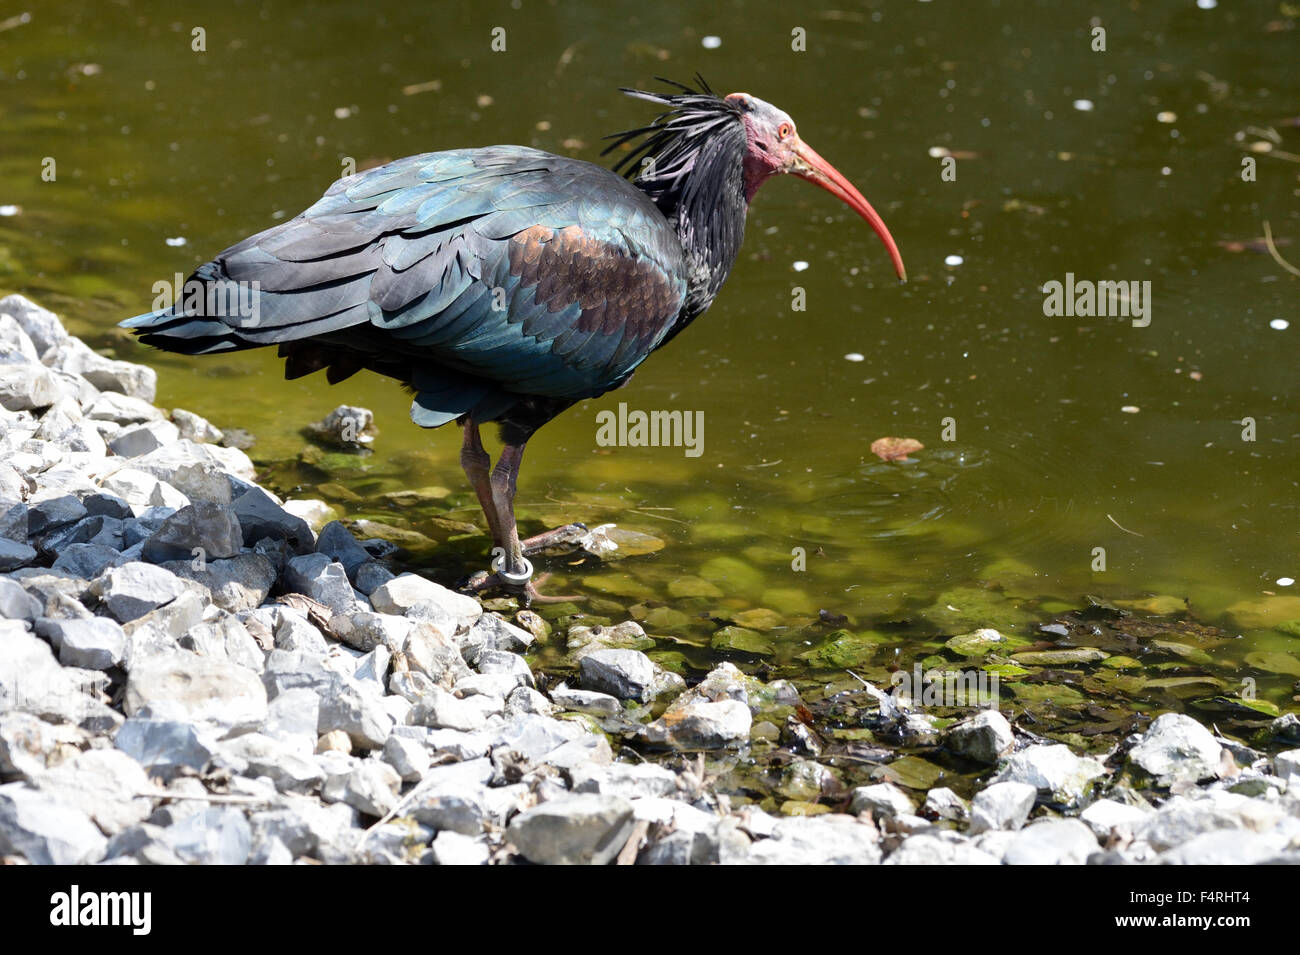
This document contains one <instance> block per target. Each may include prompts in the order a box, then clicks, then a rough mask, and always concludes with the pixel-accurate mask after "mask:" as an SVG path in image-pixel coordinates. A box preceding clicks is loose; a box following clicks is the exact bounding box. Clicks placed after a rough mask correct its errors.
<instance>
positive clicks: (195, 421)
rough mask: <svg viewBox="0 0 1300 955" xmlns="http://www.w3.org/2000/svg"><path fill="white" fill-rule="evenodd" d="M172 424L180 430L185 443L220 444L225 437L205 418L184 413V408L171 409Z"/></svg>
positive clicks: (190, 412)
mask: <svg viewBox="0 0 1300 955" xmlns="http://www.w3.org/2000/svg"><path fill="white" fill-rule="evenodd" d="M172 424H174V425H176V427H177V428H178V429H179V430H180V434H181V437H182V438H185V439H186V440H187V441H195V442H198V443H200V444H220V443H221V440H222V438H224V437H225V435H223V434H222V433H221V429H220V428H218V427H216V426H215V425H214V424H213V423H212V422H211V421H209V420H208V419H207V418H204V417H203V416H202V415H197V414H195V413H194V412H193V411H186V410H185V409H184V408H173V409H172Z"/></svg>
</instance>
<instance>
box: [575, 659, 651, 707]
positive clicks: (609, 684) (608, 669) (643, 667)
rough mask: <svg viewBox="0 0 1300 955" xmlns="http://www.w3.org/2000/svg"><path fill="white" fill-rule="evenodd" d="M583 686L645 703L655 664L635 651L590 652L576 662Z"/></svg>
mask: <svg viewBox="0 0 1300 955" xmlns="http://www.w3.org/2000/svg"><path fill="white" fill-rule="evenodd" d="M579 667H580V670H581V673H582V683H583V687H584V688H585V689H588V690H594V691H596V692H599V693H608V694H610V695H611V696H615V697H618V698H619V699H622V700H637V701H640V702H646V701H648V700H649V699H650V688H651V685H652V684H653V683H654V679H655V665H654V663H653V662H651V660H650V658H649V657H647V656H646V655H645V654H644V653H642V652H640V651H639V650H593V651H592V652H590V653H588V654H586V655H585V656H583V657H582V659H581V660H580V661H579Z"/></svg>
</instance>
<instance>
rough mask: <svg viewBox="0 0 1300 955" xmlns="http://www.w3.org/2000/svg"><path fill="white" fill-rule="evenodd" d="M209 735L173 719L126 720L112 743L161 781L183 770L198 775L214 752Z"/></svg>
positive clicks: (196, 727) (202, 730) (209, 733)
mask: <svg viewBox="0 0 1300 955" xmlns="http://www.w3.org/2000/svg"><path fill="white" fill-rule="evenodd" d="M213 735H214V734H213V733H212V732H211V731H210V730H204V729H202V728H201V727H199V726H198V725H196V724H194V723H187V722H179V721H176V720H154V719H145V718H138V719H129V720H127V721H126V722H125V723H123V724H122V727H121V729H119V730H118V731H117V735H116V736H115V737H114V738H113V744H114V745H115V746H116V747H117V748H118V749H120V750H121V751H122V752H124V753H126V754H127V755H128V756H130V757H131V758H132V759H134V760H135V761H136V762H137V763H139V764H140V765H141V766H143V767H144V768H145V769H146V770H148V771H149V772H150V773H151V774H152V775H155V776H160V777H162V778H163V779H170V778H171V777H172V776H174V775H176V774H177V773H179V772H181V771H182V770H184V769H191V770H194V771H195V772H202V771H203V769H204V768H205V767H206V766H207V765H208V763H209V761H211V759H212V756H213V754H214V752H215V743H214V741H213Z"/></svg>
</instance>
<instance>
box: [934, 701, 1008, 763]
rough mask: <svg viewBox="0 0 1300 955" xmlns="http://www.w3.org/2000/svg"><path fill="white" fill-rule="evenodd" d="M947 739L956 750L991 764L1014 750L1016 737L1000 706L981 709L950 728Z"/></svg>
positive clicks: (953, 749)
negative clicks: (992, 708) (1000, 711)
mask: <svg viewBox="0 0 1300 955" xmlns="http://www.w3.org/2000/svg"><path fill="white" fill-rule="evenodd" d="M946 741H947V744H948V748H949V749H950V750H952V751H953V752H954V753H957V754H959V755H961V756H965V757H966V758H967V759H972V760H974V761H975V762H977V763H984V764H986V765H990V766H991V765H993V764H994V763H996V762H997V761H998V760H999V759H1001V758H1002V757H1003V756H1004V755H1006V754H1007V753H1009V752H1010V751H1011V747H1012V746H1014V745H1015V742H1016V739H1015V736H1013V735H1012V732H1011V724H1010V723H1009V722H1008V721H1007V718H1006V717H1005V716H1003V715H1002V714H1001V713H999V712H998V711H997V710H980V712H979V713H977V714H976V715H975V716H974V717H973V718H972V719H969V720H966V721H964V722H961V723H958V724H957V725H956V726H953V727H952V728H951V729H949V730H948V733H947V737H946Z"/></svg>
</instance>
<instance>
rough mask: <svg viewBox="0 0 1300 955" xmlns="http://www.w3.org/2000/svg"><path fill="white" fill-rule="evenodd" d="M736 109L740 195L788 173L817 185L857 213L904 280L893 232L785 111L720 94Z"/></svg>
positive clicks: (755, 100) (736, 95)
mask: <svg viewBox="0 0 1300 955" xmlns="http://www.w3.org/2000/svg"><path fill="white" fill-rule="evenodd" d="M726 101H727V102H728V103H731V104H733V105H734V106H735V107H736V108H737V109H738V110H739V112H740V118H741V121H742V122H743V123H744V125H745V199H746V200H747V201H749V202H753V200H754V194H755V193H757V192H758V188H759V186H761V185H763V183H765V182H766V181H767V180H768V179H770V178H771V177H772V176H775V175H779V174H782V173H793V174H794V175H796V176H799V177H801V178H803V179H807V180H808V181H809V182H812V183H815V184H816V185H818V186H821V187H822V188H823V189H825V190H826V191H827V192H829V193H830V194H831V195H833V196H835V197H836V198H837V199H839V200H840V201H841V202H843V203H844V204H845V205H847V206H848V207H849V208H850V209H852V210H853V211H854V212H856V213H857V214H858V215H860V216H862V218H864V219H866V220H867V222H868V223H869V224H870V225H871V228H872V229H874V230H875V232H876V235H878V236H879V237H880V241H881V242H883V243H884V245H885V249H886V251H888V252H889V257H890V260H891V261H892V262H893V264H894V270H895V271H896V272H897V273H898V277H899V278H900V279H901V280H903V281H907V270H906V269H905V268H904V267H903V257H902V254H901V253H900V252H899V251H898V245H897V244H896V243H895V242H894V237H893V236H891V235H890V234H889V229H888V228H886V226H885V223H884V220H883V219H881V218H880V216H879V215H878V214H877V213H876V210H875V209H873V208H872V207H871V203H869V202H867V200H866V199H865V198H864V197H863V195H862V193H860V192H858V190H857V189H856V188H855V187H854V185H853V183H851V182H849V181H848V180H847V179H846V178H844V176H842V175H841V174H840V173H839V171H838V170H836V168H835V167H834V166H832V165H831V164H830V163H828V162H827V161H826V160H825V159H822V157H821V156H819V155H817V151H816V150H814V149H813V148H812V147H811V146H809V145H808V144H807V143H805V142H804V141H803V140H802V139H800V138H799V133H798V132H797V131H796V130H795V126H794V120H792V119H791V118H790V116H789V114H788V113H786V112H784V111H782V110H779V109H777V108H776V107H775V106H773V105H772V104H771V103H767V102H764V101H763V100H761V99H759V98H758V97H756V96H751V95H750V94H748V93H732V94H730V95H729V96H727V97H726Z"/></svg>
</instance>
